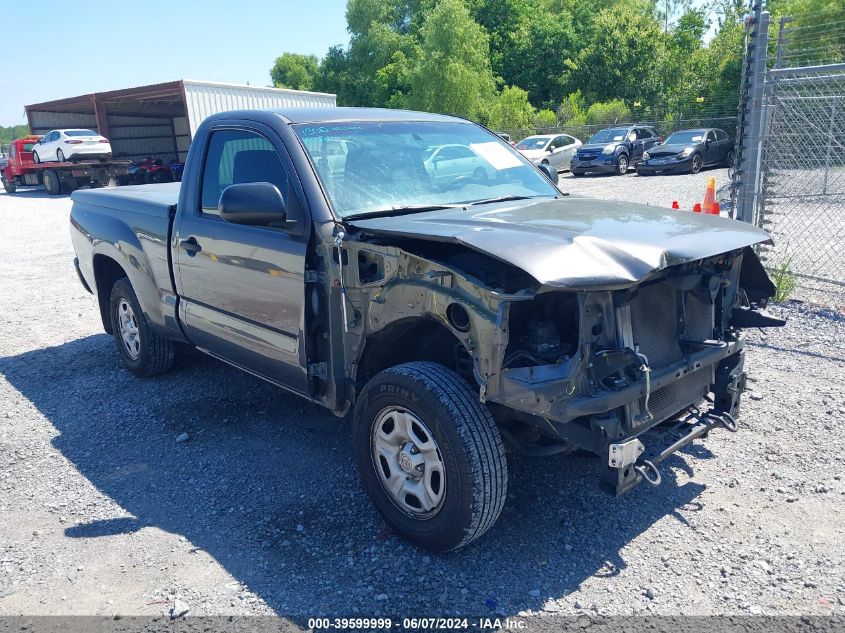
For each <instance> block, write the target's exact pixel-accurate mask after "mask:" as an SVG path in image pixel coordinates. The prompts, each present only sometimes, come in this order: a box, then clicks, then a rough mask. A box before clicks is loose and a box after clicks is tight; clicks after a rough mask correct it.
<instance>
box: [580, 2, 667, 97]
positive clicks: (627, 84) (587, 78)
mask: <svg viewBox="0 0 845 633" xmlns="http://www.w3.org/2000/svg"><path fill="white" fill-rule="evenodd" d="M664 40H665V34H664V33H663V32H662V31H661V29H660V27H659V25H658V24H657V22H656V20H655V19H654V16H653V15H651V14H650V13H644V12H643V11H641V10H640V9H639V8H638V7H637V6H636V5H631V4H617V5H613V6H612V7H610V8H607V9H604V10H602V11H601V13H599V14H598V16H596V19H595V29H594V37H593V38H592V40H591V41H589V42H588V43H587V45H586V46H585V47H584V49H583V50H582V52H581V54H580V55H578V58H577V60H576V62H575V65H574V68H573V70H572V73H571V80H570V81H572V82H574V84H575V87H577V88H579V89H580V90H581V91H582V92H583V94H584V96H585V97H586V98H587V100H588V101H589V102H595V101H609V100H612V99H623V100H625V101H629V102H633V101H637V100H643V101H654V99H655V97H656V96H658V92H659V88H658V87H657V86H656V85H655V79H656V78H659V76H660V73H661V72H662V69H661V68H660V65H659V63H658V60H659V59H661V57H662V55H663V53H662V49H663V47H664V46H665V42H664Z"/></svg>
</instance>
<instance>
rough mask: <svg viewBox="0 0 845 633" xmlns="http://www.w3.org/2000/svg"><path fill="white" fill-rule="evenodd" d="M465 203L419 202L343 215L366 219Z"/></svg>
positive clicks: (444, 207) (447, 207)
mask: <svg viewBox="0 0 845 633" xmlns="http://www.w3.org/2000/svg"><path fill="white" fill-rule="evenodd" d="M465 206H466V205H464V204H417V205H408V206H398V207H391V208H389V209H382V210H380V211H366V212H364V213H352V214H350V215H345V216H343V218H342V219H344V220H366V219H367V218H384V217H389V216H392V215H409V214H411V213H422V212H423V211H440V210H442V209H461V208H463V207H465Z"/></svg>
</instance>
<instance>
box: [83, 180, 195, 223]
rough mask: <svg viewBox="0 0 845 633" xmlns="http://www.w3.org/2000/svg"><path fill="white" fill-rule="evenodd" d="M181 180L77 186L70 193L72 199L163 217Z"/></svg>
mask: <svg viewBox="0 0 845 633" xmlns="http://www.w3.org/2000/svg"><path fill="white" fill-rule="evenodd" d="M180 186H181V183H178V182H169V183H164V184H153V185H130V186H127V187H110V188H108V189H81V190H78V191H74V192H73V194H71V199H72V200H73V201H74V202H79V203H82V204H86V205H90V206H94V207H103V208H106V209H110V210H116V211H128V212H130V213H143V214H145V215H159V216H162V217H165V218H166V217H167V215H168V213H170V209H171V208H172V207H173V206H174V205H175V204H176V203H177V202H178V201H179V188H180Z"/></svg>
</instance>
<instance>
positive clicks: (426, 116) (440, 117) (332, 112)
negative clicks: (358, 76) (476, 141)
mask: <svg viewBox="0 0 845 633" xmlns="http://www.w3.org/2000/svg"><path fill="white" fill-rule="evenodd" d="M273 112H275V113H276V114H278V115H279V116H281V117H282V118H284V119H285V120H286V122H287V123H327V122H334V123H341V122H344V121H441V122H442V121H452V122H455V121H464V119H460V118H457V117H452V116H447V115H444V114H432V113H430V112H414V111H412V110H393V109H389V108H282V109H280V110H273Z"/></svg>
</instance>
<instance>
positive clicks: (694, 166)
mask: <svg viewBox="0 0 845 633" xmlns="http://www.w3.org/2000/svg"><path fill="white" fill-rule="evenodd" d="M703 166H704V161H702V160H701V154H693V156H692V163H691V164H690V168H689V170H690V173H691V174H697V173H698V172H700V171H701V168H702V167H703Z"/></svg>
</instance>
